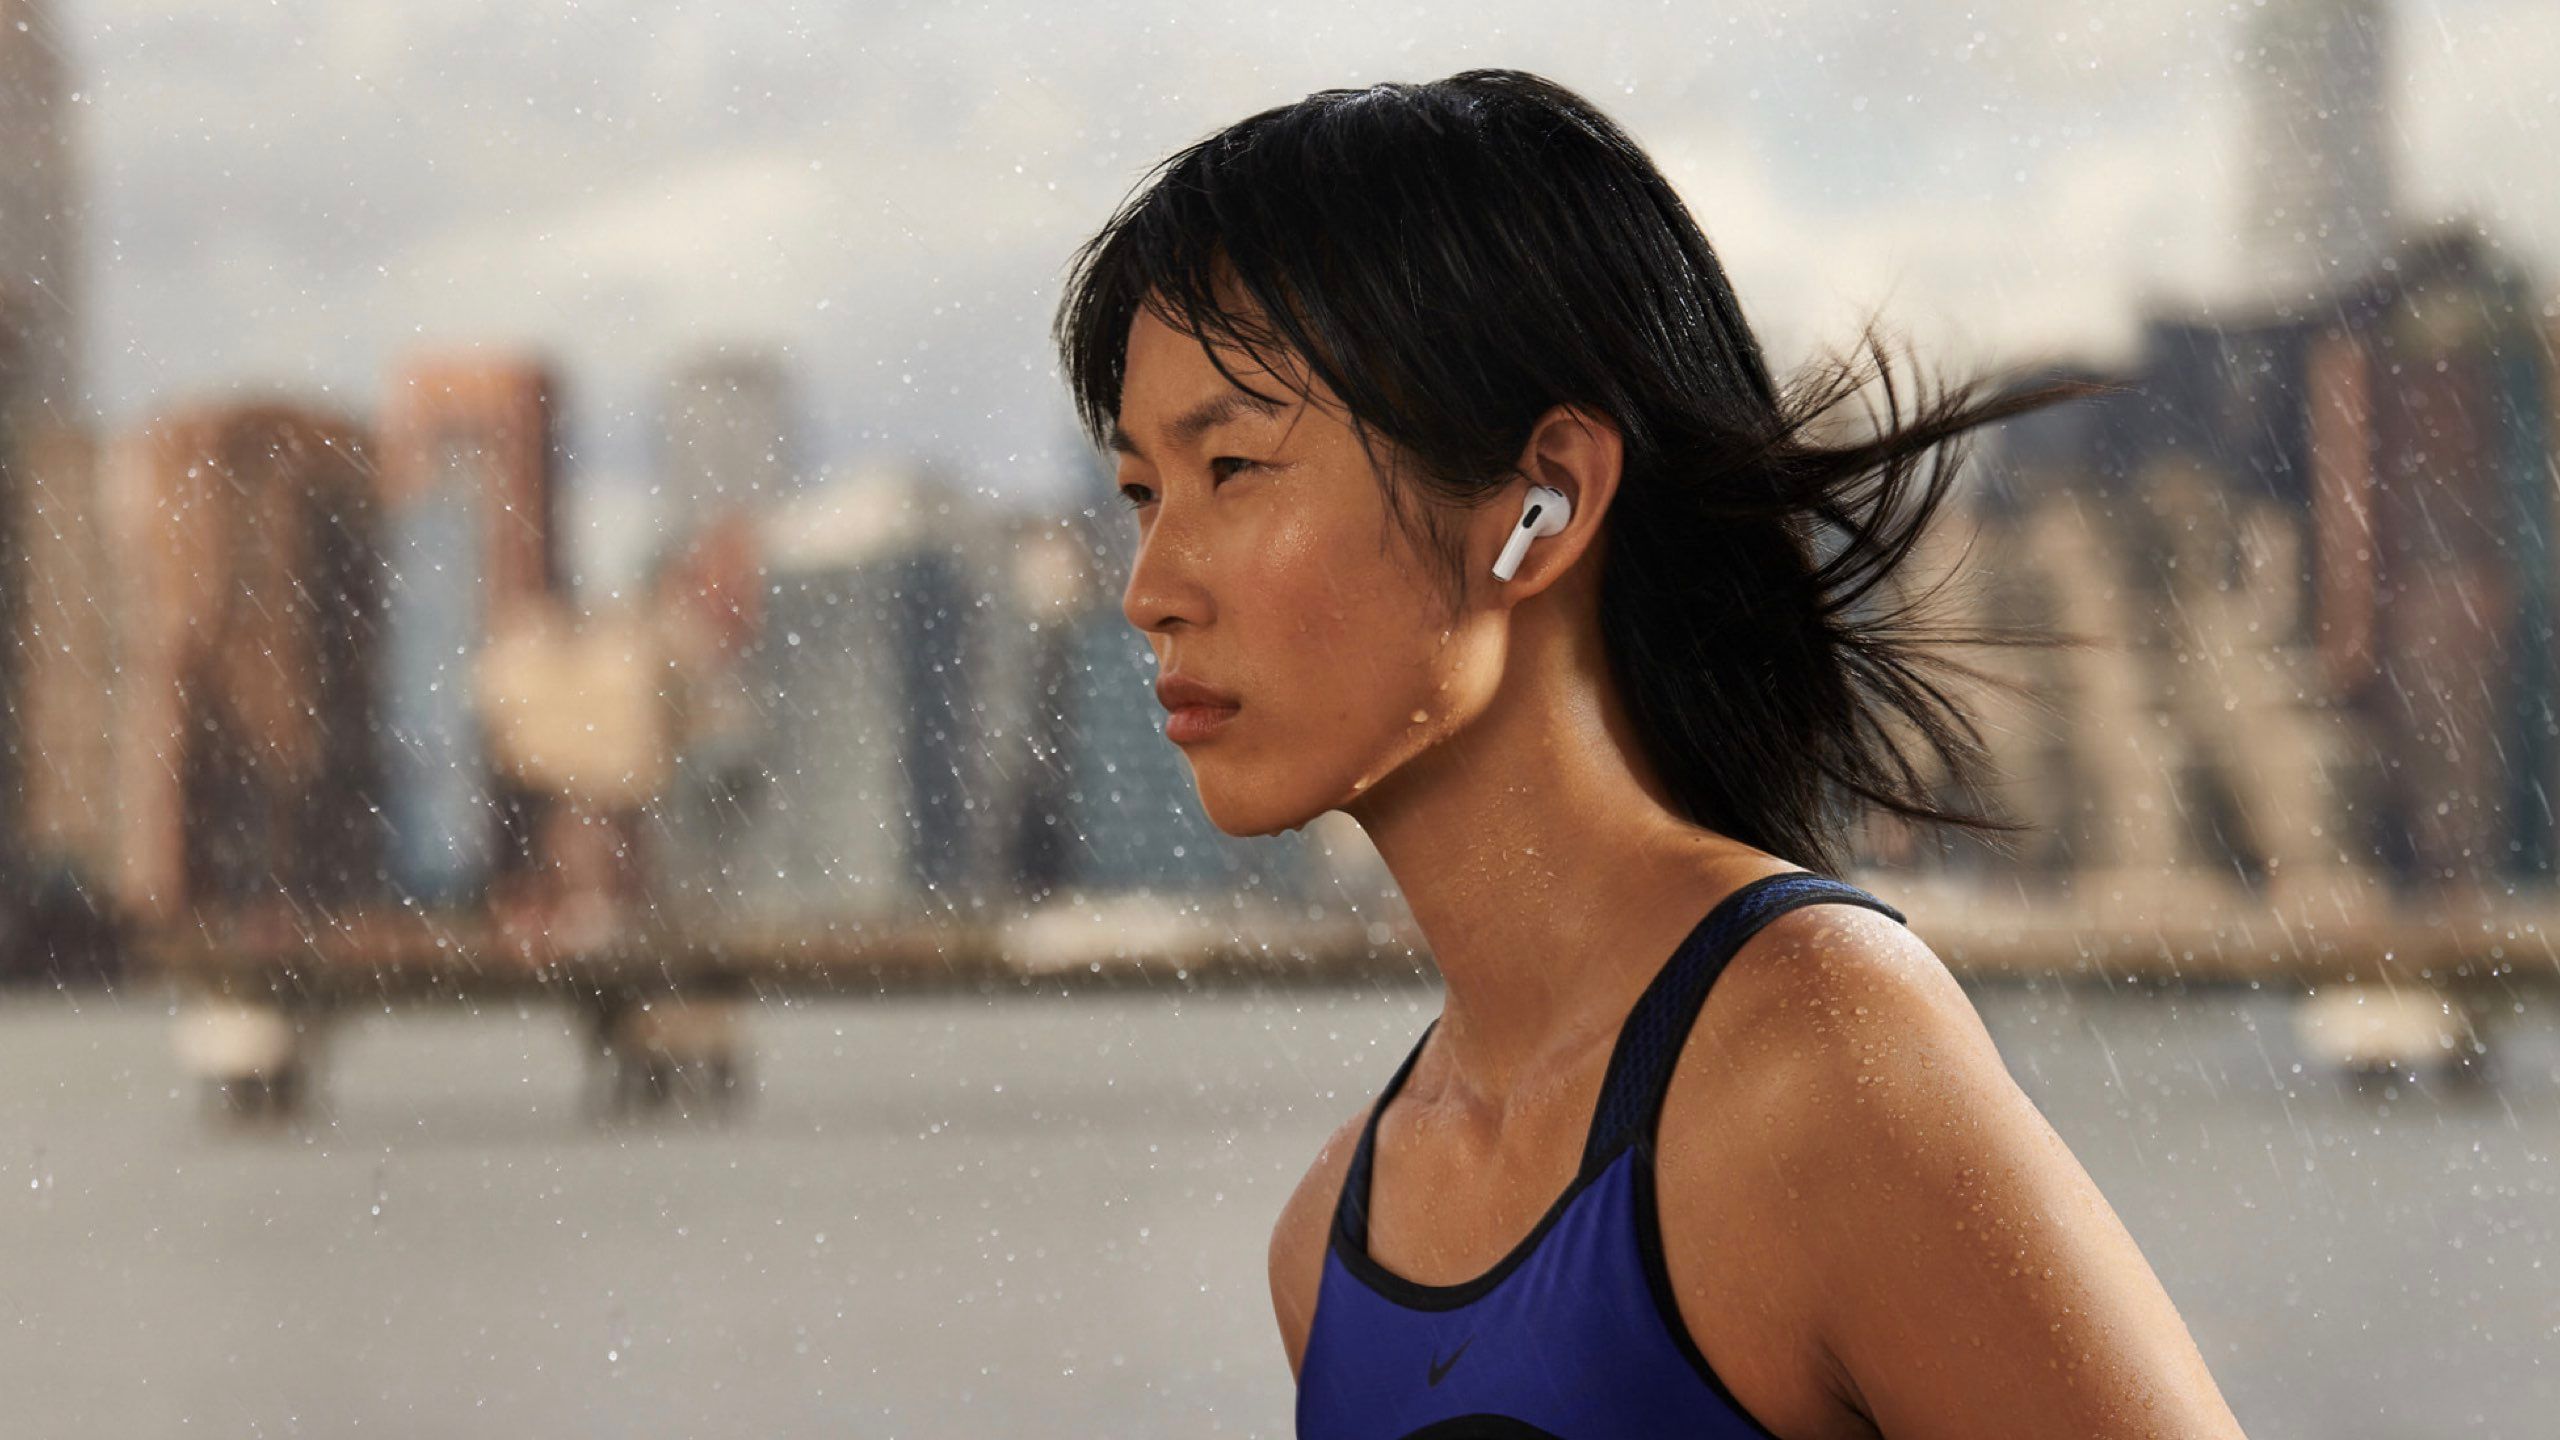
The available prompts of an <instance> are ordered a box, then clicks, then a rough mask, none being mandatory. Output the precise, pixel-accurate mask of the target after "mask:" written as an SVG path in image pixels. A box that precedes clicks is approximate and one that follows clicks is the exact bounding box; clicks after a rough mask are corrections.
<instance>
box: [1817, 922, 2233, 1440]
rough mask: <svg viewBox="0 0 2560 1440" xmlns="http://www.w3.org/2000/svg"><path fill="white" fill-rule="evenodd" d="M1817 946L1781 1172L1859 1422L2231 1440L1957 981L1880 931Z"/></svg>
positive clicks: (2161, 1293) (2198, 1369)
mask: <svg viewBox="0 0 2560 1440" xmlns="http://www.w3.org/2000/svg"><path fill="white" fill-rule="evenodd" d="M1804 923H1805V924H1808V925H1809V924H1813V923H1817V922H1814V921H1812V920H1811V919H1810V917H1808V918H1807V920H1806V921H1805V922H1804ZM1772 928H1774V923H1773V927H1772ZM1830 934H1831V936H1833V937H1834V939H1833V941H1832V943H1830V944H1827V945H1825V946H1823V947H1822V948H1821V953H1819V954H1813V955H1807V956H1805V957H1804V963H1803V965H1802V967H1801V969H1799V970H1798V971H1797V975H1798V976H1799V977H1800V978H1801V980H1802V983H1803V985H1804V987H1805V988H1804V990H1801V991H1799V998H1800V1000H1804V999H1809V1000H1811V1001H1812V1002H1813V1003H1812V1004H1811V1005H1810V1007H1809V1008H1798V1009H1797V1010H1796V1011H1795V1013H1796V1015H1797V1016H1798V1017H1799V1018H1798V1020H1797V1021H1796V1024H1797V1025H1798V1026H1799V1027H1801V1028H1800V1030H1799V1032H1798V1033H1797V1034H1795V1035H1792V1036H1791V1037H1790V1038H1795V1039H1801V1040H1802V1041H1803V1043H1802V1045H1801V1047H1800V1048H1799V1049H1798V1050H1796V1052H1795V1054H1794V1056H1793V1058H1792V1059H1791V1060H1790V1061H1789V1062H1788V1066H1787V1076H1786V1078H1787V1080H1788V1081H1789V1082H1790V1083H1788V1084H1787V1085H1786V1086H1785V1087H1784V1091H1785V1094H1786V1095H1787V1096H1788V1098H1787V1099H1786V1100H1785V1101H1784V1102H1783V1103H1784V1104H1785V1105H1787V1106H1788V1107H1789V1108H1790V1109H1792V1110H1793V1112H1794V1113H1793V1114H1792V1115H1791V1116H1790V1117H1789V1119H1790V1121H1791V1122H1792V1123H1789V1124H1788V1125H1787V1126H1785V1133H1787V1134H1789V1135H1791V1136H1793V1137H1796V1138H1795V1139H1794V1140H1793V1141H1791V1142H1790V1144H1789V1145H1788V1147H1787V1150H1786V1155H1785V1158H1784V1160H1783V1162H1782V1163H1783V1164H1785V1166H1786V1167H1787V1168H1788V1169H1789V1171H1790V1172H1791V1174H1790V1177H1789V1183H1790V1185H1791V1186H1792V1188H1793V1190H1794V1191H1795V1193H1796V1194H1797V1195H1799V1196H1800V1197H1802V1198H1801V1199H1799V1200H1797V1201H1795V1202H1792V1203H1794V1204H1796V1205H1797V1206H1798V1207H1799V1208H1798V1210H1797V1212H1796V1214H1797V1219H1798V1221H1799V1223H1800V1227H1801V1228H1800V1230H1799V1233H1800V1234H1802V1235H1803V1236H1804V1238H1805V1240H1806V1242H1807V1243H1806V1247H1805V1248H1806V1250H1807V1252H1808V1254H1807V1257H1806V1259H1807V1263H1808V1264H1810V1265H1811V1266H1812V1267H1813V1270H1814V1274H1813V1276H1812V1277H1811V1278H1812V1279H1813V1282H1814V1283H1813V1284H1812V1286H1811V1287H1810V1293H1811V1295H1812V1296H1813V1300H1812V1307H1813V1308H1812V1317H1811V1318H1812V1324H1813V1326H1814V1329H1815V1333H1816V1337H1817V1339H1818V1342H1819V1347H1820V1349H1821V1350H1822V1351H1823V1352H1825V1353H1827V1355H1828V1356H1829V1360H1830V1363H1831V1364H1832V1365H1833V1366H1834V1367H1835V1369H1836V1371H1837V1377H1836V1378H1837V1379H1838V1380H1840V1381H1841V1382H1843V1383H1844V1384H1845V1386H1846V1388H1847V1389H1848V1390H1850V1391H1851V1392H1852V1398H1854V1400H1855V1402H1856V1403H1857V1405H1858V1406H1859V1408H1860V1409H1861V1410H1862V1411H1863V1412H1864V1413H1865V1415H1866V1416H1867V1418H1868V1419H1869V1420H1870V1421H1871V1422H1873V1423H1874V1425H1875V1426H1876V1427H1877V1428H1878V1429H1879V1430H1881V1431H1882V1432H1883V1433H1884V1434H1885V1435H1888V1436H1892V1437H1894V1440H1928V1437H1932V1436H1943V1437H1948V1440H1954V1437H1958V1436H1961V1437H1965V1440H1985V1437H2000V1436H2016V1437H2020V1440H2024V1437H2028V1436H2048V1435H2081V1436H2091V1437H2099V1440H2108V1437H2126V1440H2130V1437H2134V1436H2161V1435H2170V1436H2182V1437H2183V1436H2214V1437H2236V1436H2239V1435H2240V1433H2241V1432H2240V1428H2239V1423H2238V1421H2237V1420H2236V1419H2234V1418H2233V1416H2232V1414H2231V1411H2230V1409H2229V1408H2228V1407H2227V1406H2226V1404H2225V1403H2224V1401H2223V1399H2222V1396H2221V1394H2220V1392H2219V1391H2218V1390H2216V1388H2215V1386H2214V1383H2213V1378H2212V1376H2211V1374H2210V1373H2209V1372H2208V1371H2207V1369H2206V1367H2205V1364H2204V1360H2203V1357H2202V1356H2201V1355H2199V1354H2198V1353H2197V1350H2196V1346H2195V1342H2194V1340H2193V1339H2192V1338H2190V1337H2189V1335H2188V1333H2187V1330H2186V1326H2185V1324H2184V1322H2183V1321H2181V1320H2180V1318H2179V1316H2178V1312H2177V1310H2176V1308H2175V1307H2174V1306H2173V1305H2172V1304H2171V1302H2170V1300H2169V1297H2168V1294H2167V1292H2166V1291H2165V1290H2163V1288H2162V1287H2161V1285H2160V1282H2159V1279H2158V1277H2156V1276H2155V1275H2154V1274H2153V1273H2152V1271H2151V1268H2150V1266H2149V1264H2148V1263H2147V1262H2146V1261H2145V1260H2144V1259H2143V1256H2142V1253H2141V1251H2140V1250H2139V1249H2138V1248H2137V1247H2136V1246H2135V1244H2134V1241H2133V1238H2132V1236H2131V1235H2130V1234H2128V1233H2127V1232H2126V1230H2125V1228H2124V1226H2123V1224H2122V1222H2121V1221H2120V1220H2118V1218H2117V1217H2116V1214H2115V1212H2114V1211H2113V1210H2112V1209H2110V1208H2109V1207H2108V1205H2107V1202H2106V1199H2105V1197H2104V1196H2102V1195H2101V1194H2100V1193H2099V1191H2098V1188H2097V1185H2096V1184H2095V1183H2094V1182H2093V1181H2092V1180H2091V1179H2090V1178H2089V1175H2088V1173H2087V1172H2086V1171H2085V1170H2083V1169H2082V1168H2081V1166H2080V1163H2079V1161H2078V1160H2077V1159H2076V1158H2075V1157H2074V1156H2073V1155H2072V1153H2071V1151H2070V1149H2069V1148H2068V1147H2067V1146H2066V1145H2065V1144H2064V1143H2063V1141H2062V1138H2061V1137H2060V1136H2059V1135H2057V1134H2055V1133H2054V1131H2053V1128H2052V1126H2050V1125H2049V1124H2047V1123H2046V1121H2045V1118H2044V1116H2043V1115H2042V1114H2041V1113H2040V1112H2039V1111H2037V1109H2036V1108H2035V1105H2034V1103H2033V1102H2032V1101H2030V1100H2029V1099H2028V1098H2027V1096H2026V1094H2025V1093H2024V1092H2023V1091H2021V1090H2020V1089H2019V1088H2018V1086H2017V1083H2016V1081H2015V1080H2014V1079H2012V1078H2011V1076H2010V1074H2009V1071H2008V1067H2007V1066H2006V1065H2005V1064H2004V1063H2003V1062H2002V1060H2001V1058H2000V1054H1999V1052H1998V1050H1997V1049H1996V1048H1995V1047H1994V1045H1993V1043H1992V1040H1991V1036H1990V1034H1989V1032H1987V1031H1986V1030H1985V1029H1984V1028H1983V1025H1982V1020H1981V1017H1980V1016H1979V1015H1978V1014H1976V1013H1975V1011H1974V1008H1973V1004H1972V1001H1971V1000H1970V999H1969V998H1968V997H1967V996H1966V995H1965V993H1964V990H1963V988H1962V987H1961V986H1960V985H1959V984H1958V983H1957V982H1956V979H1955V977H1954V976H1953V975H1951V974H1949V973H1948V972H1947V970H1946V967H1945V966H1944V964H1943V963H1942V962H1940V961H1939V959H1938V957H1937V956H1936V955H1935V954H1933V953H1932V952H1931V951H1930V950H1929V948H1928V947H1927V946H1926V945H1925V944H1923V943H1921V941H1920V940H1919V939H1918V937H1916V936H1913V935H1912V934H1911V933H1910V932H1909V931H1907V930H1905V929H1903V928H1902V927H1901V926H1899V925H1895V924H1892V923H1890V922H1889V921H1886V920H1884V919H1883V917H1876V919H1875V921H1874V922H1873V923H1867V922H1864V921H1860V922H1853V923H1849V924H1842V923H1839V922H1838V921H1837V920H1834V921H1833V922H1832V923H1831V927H1830ZM1842 936H1846V937H1848V938H1847V939H1846V940H1845V941H1844V940H1841V939H1839V938H1838V937H1842Z"/></svg>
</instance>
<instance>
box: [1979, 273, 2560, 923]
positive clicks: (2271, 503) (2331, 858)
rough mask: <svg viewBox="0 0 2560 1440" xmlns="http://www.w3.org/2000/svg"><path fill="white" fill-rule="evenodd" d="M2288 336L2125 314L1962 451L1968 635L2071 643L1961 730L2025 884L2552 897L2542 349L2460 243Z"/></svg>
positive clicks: (2025, 654)
mask: <svg viewBox="0 0 2560 1440" xmlns="http://www.w3.org/2000/svg"><path fill="white" fill-rule="evenodd" d="M2297 308H2298V307H2294V306H2290V305H2286V306H2273V305H2271V306H2269V307H2268V308H2267V309H2265V310H2263V311H2261V312H2260V313H2257V314H2255V315H2228V316H2223V317H2219V318H2216V319H2213V320H2211V321H2207V320H2205V319H2202V318H2200V317H2193V316H2180V315H2158V316H2154V317H2151V319H2150V320H2149V321H2148V322H2147V324H2146V327H2145V336H2146V341H2145V353H2144V355H2143V358H2142V360H2141V362H2140V363H2139V364H2138V365H2137V366H2136V367H2135V369H2134V370H2133V371H2132V372H2130V373H2127V374H2124V375H2119V376H2112V377H2109V376H2097V377H2094V378H2102V379H2112V380H2114V381H2115V382H2116V383H2117V384H2119V385H2120V386H2121V387H2122V388H2121V389H2120V390H2119V391H2118V392H2117V393H2113V394H2109V395H2105V396H2102V397H2098V398H2096V399H2091V400H2083V401H2077V402H2068V403H2066V404H2064V405H2061V406H2057V407H2053V408H2049V409H2046V410H2043V411H2039V412H2035V413H2032V414H2029V415H2027V416H2022V417H2019V418H2017V419H2014V420H2011V421H2008V422H2005V423H2004V424H2002V425H2001V426H1999V427H1997V430H1996V433H1995V436H1994V440H1993V444H1992V445H1991V447H1990V448H1989V449H1988V450H1987V451H1986V453H1985V459H1986V461H1987V464H1986V466H1985V472H1984V479H1983V483H1982V485H1981V486H1980V488H1979V491H1978V493H1977V495H1976V497H1975V498H1976V506H1975V515H1976V518H1977V520H1978V522H1979V525H1980V537H1981V538H1980V541H1979V544H1978V547H1977V552H1976V553H1977V556H1978V558H1979V560H1980V563H1981V566H1982V568H1983V570H1984V572H1985V574H1986V575H1987V576H1988V577H1989V582H1988V583H1987V584H1985V585H1983V586H1982V587H1980V596H1979V603H1980V604H1981V606H1982V612H1981V618H1983V619H1985V620H1987V621H1991V622H1994V623H1997V624H1999V625H2001V626H2003V627H2026V628H2032V629H2038V630H2050V631H2054V632H2059V633H2063V634H2067V635H2075V636H2082V637H2086V638H2088V639H2090V640H2091V641H2093V642H2094V643H2093V644H2091V645H2089V646H2088V647H2086V648H2078V649H2051V650H2035V651H2021V652H2014V653H2011V654H2007V655H2003V656H2001V657H1999V663H1997V664H1994V665H1991V666H1990V668H1994V669H1999V670H2002V671H2003V673H2008V674H2011V675H2013V676H2015V677H2017V678H2022V679H2024V680H2026V681H2027V682H2028V683H2029V684H2030V686H2031V687H2032V689H2033V697H2034V698H2033V699H2031V700H2026V701H2022V700H2019V699H2017V698H2015V697H2009V696H2003V695H1999V694H1997V693H1986V694H1985V695H1984V696H1983V697H1982V699H1981V701H1980V704H1981V706H1982V708H1983V710H1984V712H1985V713H1986V715H1987V716H1988V719H1989V723H1988V724H1987V725H1986V727H1985V728H1986V730H1987V731H1989V732H1991V733H1992V734H1994V735H1996V736H1998V737H2000V738H2001V748H2002V751H2003V759H2002V762H2001V768H2002V770H2003V772H2004V774H2005V775H2006V776H2007V777H2009V778H2008V782H2007V784H2008V788H2007V790H2006V791H2005V792H2004V793H2005V798H2006V799H2007V801H2008V803H2009V806H2010V808H2011V809H2012V810H2013V811H2014V812H2015V813H2017V814H2019V815H2021V816H2023V817H2026V818H2030V819H2032V820H2034V821H2035V822H2036V824H2037V832H2036V835H2035V837H2034V839H2033V840H2032V841H2031V842H2030V844H2029V847H2028V848H2027V850H2026V851H2025V853H2023V854H2022V855H2021V856H2020V857H2019V858H2020V860H2021V861H2022V862H2023V863H2024V865H2025V868H2026V869H2027V870H2029V871H2030V872H2033V873H2036V874H2039V875H2041V876H2042V877H2043V878H2044V879H2046V880H2047V881H2049V882H2052V883H2056V884H2059V885H2065V886H2067V885H2071V884H2079V885H2087V884H2090V883H2103V884H2108V885H2112V886H2119V887H2132V886H2141V887H2145V888H2148V889H2151V890H2154V891H2156V890H2158V889H2159V888H2161V887H2162V886H2164V885H2174V884H2179V883H2193V882H2198V881H2201V882H2203V883H2209V884H2213V885H2240V886H2244V887H2250V888H2270V887H2293V886H2303V887H2308V886H2316V885H2335V884H2338V883H2341V882H2347V881H2355V880H2358V879H2374V880H2379V881H2381V882H2383V883H2386V884H2389V885H2391V886H2393V887H2395V888H2397V889H2401V890H2418V889H2425V890H2442V889H2447V888H2452V889H2461V888H2465V887H2468V886H2473V885H2478V884H2481V883H2484V882H2490V881H2496V880H2499V879H2501V878H2505V877H2539V878H2545V879H2547V878H2548V875H2549V871H2550V868H2551V860H2550V853H2551V829H2552V827H2551V818H2550V810H2549V804H2548V800H2547V796H2548V794H2549V793H2550V791H2551V789H2552V786H2553V783H2554V777H2553V776H2552V775H2551V774H2550V771H2551V766H2552V758H2551V757H2552V751H2553V743H2552V738H2551V729H2552V721H2551V704H2550V680H2549V676H2550V655H2549V651H2550V644H2551V640H2550V631H2551V619H2550V598H2549V595H2550V587H2551V573H2550V560H2549V555H2550V532H2551V526H2552V517H2551V514H2550V507H2551V505H2552V503H2553V495H2552V487H2551V484H2550V476H2551V473H2552V470H2551V466H2552V464H2553V459H2554V449H2553V445H2552V430H2551V426H2550V419H2549V417H2550V412H2551V407H2552V405H2553V403H2554V398H2553V381H2552V374H2553V366H2552V364H2551V359H2550V357H2551V353H2552V351H2551V344H2552V338H2553V337H2552V332H2551V330H2550V327H2549V324H2548V322H2547V321H2544V320H2542V319H2541V318H2539V317H2540V316H2541V308H2540V305H2539V302H2538V301H2537V300H2536V299H2535V298H2534V296H2533V294H2532V290H2531V287H2530V286H2529V285H2528V283H2527V282H2526V281H2525V279H2524V278H2523V277H2522V276H2521V275H2519V274H2517V273H2516V272H2515V271H2514V270H2513V269H2512V268H2511V267H2510V266H2509V265H2508V264H2507V263H2506V262H2505V261H2504V260H2503V259H2501V258H2500V257H2499V256H2498V255H2497V253H2496V252H2495V250H2494V249H2493V248H2492V247H2490V246H2489V245H2488V243H2487V242H2486V241H2485V239H2483V238H2482V237H2481V236H2480V235H2479V234H2478V233H2477V232H2476V231H2475V230H2473V229H2472V228H2471V227H2469V226H2468V225H2465V224H2454V225H2448V226H2445V227H2441V228H2438V229H2435V230H2431V231H2423V232H2419V233H2416V234H2413V235H2411V236H2408V237H2406V238H2404V239H2403V240H2402V241H2401V242H2399V243H2398V244H2397V245H2396V246H2394V247H2393V248H2392V249H2391V250H2390V251H2388V252H2387V253H2386V254H2385V255H2384V256H2383V258H2382V259H2381V260H2380V261H2379V262H2378V263H2377V264H2376V266H2375V268H2374V269H2373V270H2372V271H2371V272H2370V273H2368V274H2367V275H2364V276H2361V277H2358V278H2356V279H2355V280H2353V281H2351V282H2350V283H2348V284H2346V285H2343V286H2340V287H2337V288H2335V289H2334V290H2333V291H2332V292H2331V294H2330V295H2329V297H2328V298H2327V300H2326V301H2325V302H2324V303H2323V304H2322V305H2320V306H2316V307H2310V309H2309V311H2308V317H2307V318H2294V311H2295V310H2296V309H2297ZM2083 373H2085V372H2083ZM1961 853H1962V854H1963V855H1965V856H1969V857H1970V863H1973V864H1976V865H1979V866H1982V867H1984V868H1989V866H1990V865H1991V863H1992V862H1991V861H1989V860H1987V859H1986V858H1985V857H1984V855H1983V854H1981V853H1980V852H1978V851H1963V852H1961ZM1958 863H1967V861H1965V860H1963V859H1960V860H1959V862H1958Z"/></svg>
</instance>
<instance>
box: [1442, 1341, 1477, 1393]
mask: <svg viewBox="0 0 2560 1440" xmlns="http://www.w3.org/2000/svg"><path fill="white" fill-rule="evenodd" d="M1474 1343H1476V1337H1474V1336H1473V1335H1470V1336H1468V1337H1467V1338H1466V1339H1464V1340H1461V1341H1459V1342H1458V1348H1457V1349H1455V1350H1452V1351H1450V1352H1449V1359H1448V1361H1447V1363H1445V1364H1444V1363H1442V1362H1441V1361H1440V1360H1439V1359H1438V1358H1437V1355H1436V1353H1435V1355H1434V1358H1433V1359H1432V1361H1431V1383H1432V1384H1434V1385H1437V1384H1439V1383H1440V1382H1441V1381H1443V1380H1445V1379H1447V1378H1448V1377H1449V1366H1451V1365H1455V1364H1457V1363H1458V1357H1459V1356H1461V1355H1464V1354H1466V1353H1467V1347H1468V1346H1470V1345H1473V1344H1474Z"/></svg>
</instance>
